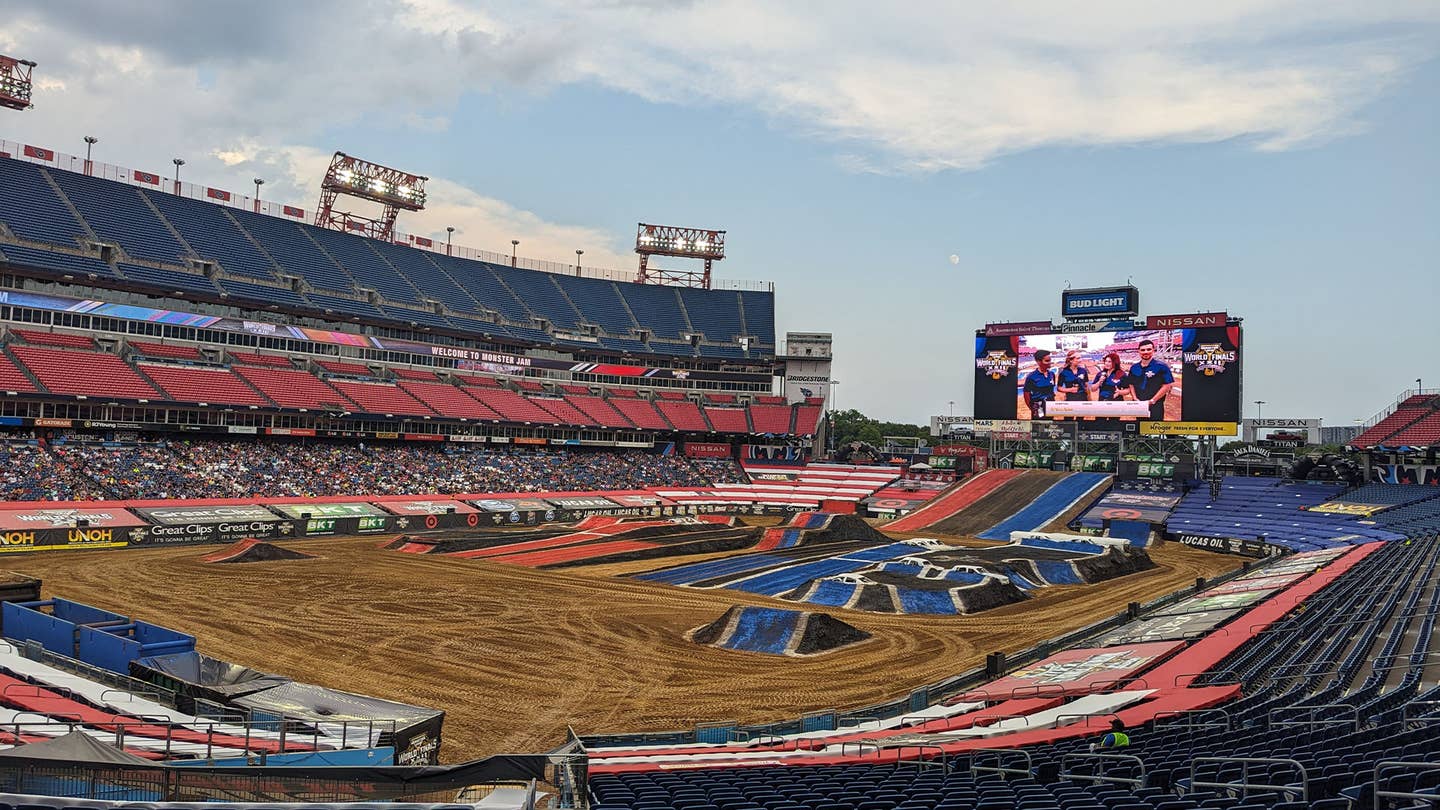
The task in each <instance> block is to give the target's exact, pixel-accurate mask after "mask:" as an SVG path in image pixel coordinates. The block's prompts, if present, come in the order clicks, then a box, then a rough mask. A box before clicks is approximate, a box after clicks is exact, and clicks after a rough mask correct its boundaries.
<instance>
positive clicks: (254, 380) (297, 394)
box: [235, 366, 359, 411]
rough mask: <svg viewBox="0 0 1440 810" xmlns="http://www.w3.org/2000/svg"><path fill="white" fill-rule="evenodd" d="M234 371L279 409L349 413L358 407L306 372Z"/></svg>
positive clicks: (252, 369)
mask: <svg viewBox="0 0 1440 810" xmlns="http://www.w3.org/2000/svg"><path fill="white" fill-rule="evenodd" d="M235 372H236V373H237V374H239V375H240V376H242V377H244V378H245V379H247V380H249V381H250V384H251V385H253V386H255V387H256V388H259V389H260V391H261V393H263V394H265V396H267V397H269V398H270V399H272V400H274V401H275V403H276V404H277V405H279V406H281V407H282V408H306V409H309V408H316V409H325V408H333V409H335V410H339V411H348V410H353V409H355V408H358V407H359V406H357V405H356V404H355V403H353V402H351V401H350V400H348V399H346V398H345V395H344V394H341V393H340V392H339V391H336V390H335V389H333V388H331V387H330V386H328V385H326V384H325V381H324V380H321V379H320V378H319V377H316V376H315V375H314V374H311V373H310V372H308V371H299V370H296V369H282V368H258V367H256V368H251V367H248V366H240V367H237V368H236V369H235Z"/></svg>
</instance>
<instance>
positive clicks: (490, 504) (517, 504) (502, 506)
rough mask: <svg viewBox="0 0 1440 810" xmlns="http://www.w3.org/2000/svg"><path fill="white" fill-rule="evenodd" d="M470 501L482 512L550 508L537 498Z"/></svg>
mask: <svg viewBox="0 0 1440 810" xmlns="http://www.w3.org/2000/svg"><path fill="white" fill-rule="evenodd" d="M471 503H473V504H474V505H475V506H476V507H478V508H479V509H480V510H481V511H483V512H535V511H540V512H544V511H545V510H547V509H550V508H551V506H550V504H549V502H548V501H542V500H540V499H539V498H481V499H479V500H474V501H471Z"/></svg>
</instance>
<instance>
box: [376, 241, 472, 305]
mask: <svg viewBox="0 0 1440 810" xmlns="http://www.w3.org/2000/svg"><path fill="white" fill-rule="evenodd" d="M371 244H372V245H374V247H375V249H376V250H377V251H379V252H380V255H381V256H384V257H385V260H386V261H388V262H390V264H391V266H393V267H394V268H395V269H396V270H399V271H400V273H401V274H402V275H404V277H405V278H406V279H408V280H409V281H410V284H411V285H412V286H414V287H415V289H417V290H419V291H420V295H421V296H423V297H425V298H430V299H433V300H435V301H439V302H440V303H442V304H444V305H445V306H447V307H449V308H450V309H453V310H455V311H456V312H480V311H481V307H480V304H479V303H478V302H476V300H475V299H474V298H472V297H471V296H470V294H469V293H467V292H465V290H464V289H463V288H461V287H460V285H459V284H456V283H455V279H453V278H451V277H450V275H449V274H448V273H446V272H445V271H444V270H441V269H440V268H439V267H437V266H436V265H435V263H434V262H432V261H430V257H429V254H427V253H426V252H425V251H423V250H419V249H417V248H412V247H405V246H404V245H392V244H389V243H386V242H372V243H371Z"/></svg>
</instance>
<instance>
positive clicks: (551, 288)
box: [493, 267, 580, 329]
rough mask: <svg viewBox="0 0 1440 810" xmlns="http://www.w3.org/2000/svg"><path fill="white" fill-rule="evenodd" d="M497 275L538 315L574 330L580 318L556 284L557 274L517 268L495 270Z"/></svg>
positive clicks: (496, 268)
mask: <svg viewBox="0 0 1440 810" xmlns="http://www.w3.org/2000/svg"><path fill="white" fill-rule="evenodd" d="M493 269H494V271H495V273H496V275H498V276H499V277H500V278H501V280H503V281H504V282H505V283H506V284H508V285H509V286H510V289H512V290H514V291H515V295H516V296H518V297H519V298H520V300H521V301H524V302H525V306H526V307H528V308H529V309H530V311H531V312H533V313H535V314H536V315H538V316H540V317H542V318H547V319H549V321H550V322H551V323H553V324H555V325H556V326H559V327H561V328H563V329H574V328H575V324H576V322H577V321H578V320H579V318H580V313H578V312H576V311H575V307H573V306H571V304H570V302H569V301H568V300H566V298H565V293H563V292H561V290H560V287H559V286H558V285H556V283H555V275H554V274H553V273H544V272H541V271H539V270H521V269H519V268H514V267H494V268H493Z"/></svg>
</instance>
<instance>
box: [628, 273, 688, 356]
mask: <svg viewBox="0 0 1440 810" xmlns="http://www.w3.org/2000/svg"><path fill="white" fill-rule="evenodd" d="M615 289H617V290H619V291H620V294H621V295H622V296H624V298H625V302H626V303H627V304H629V305H630V311H631V312H633V313H635V320H637V321H639V322H640V325H641V326H643V327H645V328H646V329H649V330H650V331H651V333H652V334H654V335H655V337H657V338H670V339H672V340H680V339H681V334H682V333H684V332H686V331H687V327H686V325H685V316H684V315H682V314H681V312H680V298H679V295H678V293H676V291H675V288H674V287H662V286H659V285H655V284H630V283H626V282H617V283H616V285H615ZM650 348H651V349H652V350H656V351H661V350H662V349H661V348H660V347H658V346H651V347H650ZM684 350H685V351H686V352H688V351H689V347H688V346H686V347H684Z"/></svg>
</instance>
